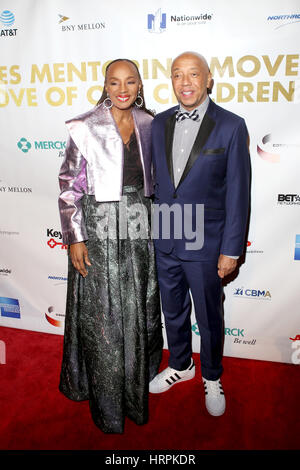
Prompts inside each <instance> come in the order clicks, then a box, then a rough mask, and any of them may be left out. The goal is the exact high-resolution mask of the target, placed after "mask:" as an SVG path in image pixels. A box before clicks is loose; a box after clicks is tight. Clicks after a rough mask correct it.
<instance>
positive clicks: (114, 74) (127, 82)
mask: <svg viewBox="0 0 300 470" xmlns="http://www.w3.org/2000/svg"><path fill="white" fill-rule="evenodd" d="M140 88H141V81H140V79H139V76H138V73H137V71H136V69H135V67H134V65H132V64H130V62H126V61H119V62H115V63H114V64H112V65H111V66H110V67H109V69H108V71H107V77H106V84H105V89H106V91H107V93H108V94H109V97H110V99H111V101H112V103H113V106H115V107H116V108H118V109H120V110H125V109H128V108H130V107H131V106H132V105H133V103H134V102H135V100H136V97H137V94H138V91H139V89H140Z"/></svg>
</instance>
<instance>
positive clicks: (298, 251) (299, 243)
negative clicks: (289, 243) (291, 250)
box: [294, 235, 300, 261]
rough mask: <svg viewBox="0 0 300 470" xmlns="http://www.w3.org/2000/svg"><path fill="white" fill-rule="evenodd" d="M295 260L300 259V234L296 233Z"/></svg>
mask: <svg viewBox="0 0 300 470" xmlns="http://www.w3.org/2000/svg"><path fill="white" fill-rule="evenodd" d="M294 260H296V261H299V260H300V235H296V241H295V255H294Z"/></svg>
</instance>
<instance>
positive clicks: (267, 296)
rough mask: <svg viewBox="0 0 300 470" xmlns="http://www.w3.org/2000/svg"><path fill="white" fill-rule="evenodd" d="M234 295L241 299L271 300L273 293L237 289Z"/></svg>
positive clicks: (264, 290)
mask: <svg viewBox="0 0 300 470" xmlns="http://www.w3.org/2000/svg"><path fill="white" fill-rule="evenodd" d="M233 295H234V297H240V298H242V297H243V298H248V299H258V300H271V293H270V291H269V290H266V289H263V290H261V289H244V287H242V288H240V287H237V288H236V289H235V292H234V294H233Z"/></svg>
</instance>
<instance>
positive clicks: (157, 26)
mask: <svg viewBox="0 0 300 470" xmlns="http://www.w3.org/2000/svg"><path fill="white" fill-rule="evenodd" d="M147 28H148V31H149V32H150V33H163V32H165V31H166V28H167V15H166V13H162V12H161V8H159V9H158V10H157V11H156V12H155V13H154V15H153V14H151V13H150V14H149V15H148V25H147Z"/></svg>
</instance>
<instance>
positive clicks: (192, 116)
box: [176, 109, 199, 122]
mask: <svg viewBox="0 0 300 470" xmlns="http://www.w3.org/2000/svg"><path fill="white" fill-rule="evenodd" d="M184 119H192V120H193V121H198V120H199V113H198V110H197V109H194V111H191V112H190V113H188V112H184V113H183V112H181V111H180V110H178V111H177V113H176V121H177V122H181V121H183V120H184Z"/></svg>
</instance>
